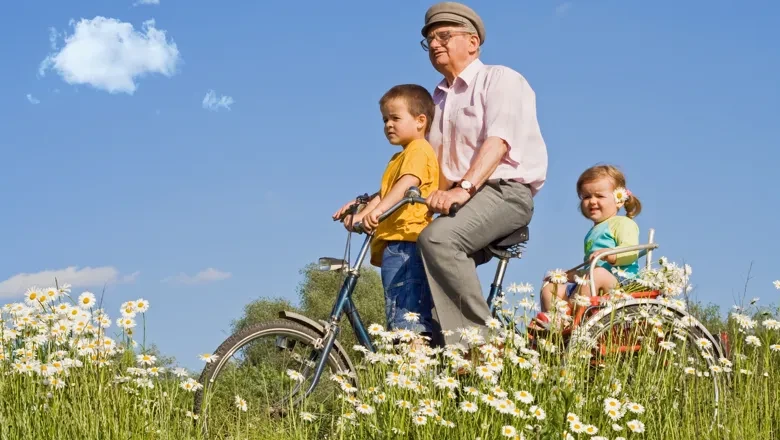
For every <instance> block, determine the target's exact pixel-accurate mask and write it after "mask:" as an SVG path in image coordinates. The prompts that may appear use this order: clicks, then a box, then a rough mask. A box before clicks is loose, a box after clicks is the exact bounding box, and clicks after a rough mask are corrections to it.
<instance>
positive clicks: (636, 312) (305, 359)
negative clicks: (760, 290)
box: [193, 187, 721, 429]
mask: <svg viewBox="0 0 780 440" xmlns="http://www.w3.org/2000/svg"><path fill="white" fill-rule="evenodd" d="M367 201H368V199H367V195H364V196H360V197H358V198H357V199H356V203H355V204H354V205H353V206H352V208H351V209H350V210H349V212H348V213H347V214H354V213H356V212H357V209H358V207H359V206H362V205H363V204H365V203H367ZM409 203H411V204H414V203H423V204H424V203H425V200H424V199H422V198H421V197H420V191H419V189H418V188H416V187H411V188H409V189H408V190H407V191H406V193H405V195H404V198H403V199H402V200H401V201H399V202H398V203H396V204H395V205H394V206H393V207H391V208H390V209H388V211H387V212H385V213H384V214H382V215H381V216H380V218H379V221H380V222H381V221H383V220H384V219H386V218H387V217H389V216H390V215H392V214H393V213H394V212H396V211H397V210H398V209H400V208H401V207H402V206H404V205H406V204H409ZM458 208H459V207H458V206H453V208H452V209H451V214H450V215H453V213H455V212H457V211H458ZM353 230H354V232H356V233H358V234H362V233H363V231H362V228H361V227H360V224H356V225H354V227H353ZM350 237H351V235H348V238H347V251H346V254H347V255H345V258H331V257H323V258H320V259H319V265H320V269H321V270H326V271H335V270H340V271H343V272H344V273H345V274H346V277H345V279H344V280H343V283H342V285H341V289H340V291H339V293H338V295H337V297H336V300H335V302H334V305H333V307H332V311H331V314H330V318H329V320H328V321H319V322H318V321H315V320H313V319H311V318H308V317H306V316H303V315H300V314H298V313H295V312H291V311H282V312H280V313H279V319H277V320H274V321H270V322H264V323H260V324H255V325H252V326H249V327H247V328H244V329H242V330H240V331H238V332H237V333H235V334H233V335H231V336H230V337H228V338H227V339H226V340H225V341H224V342H223V343H222V344H220V346H219V347H218V348H217V350H216V351H215V352H214V354H215V355H216V356H217V360H216V361H215V362H212V363H208V364H207V365H206V367H205V368H204V369H203V371H202V373H201V375H200V378H199V382H200V383H201V384H203V388H202V389H201V390H199V391H197V392H196V394H195V404H194V411H193V412H194V413H195V414H201V415H202V423H203V424H204V429H205V426H206V424H207V421H206V420H207V417H206V416H204V415H203V414H205V413H206V412H205V410H204V405H203V404H204V402H203V396H204V394H205V393H207V392H209V391H212V388H213V387H214V384H215V383H217V378H218V377H219V376H220V375H221V374H228V375H230V372H229V370H231V368H230V367H228V366H227V365H228V363H227V359H229V358H230V357H231V356H233V355H234V354H236V353H237V352H238V351H239V350H241V349H242V348H244V347H246V346H248V344H249V343H251V342H253V341H254V340H256V339H259V338H262V337H267V336H271V337H272V338H273V339H274V343H273V346H272V347H270V348H268V349H267V350H262V349H258V350H256V351H255V352H254V358H252V359H250V360H248V361H246V362H245V363H244V364H239V366H237V367H235V368H233V370H234V371H237V370H238V369H240V368H245V367H248V368H245V370H246V371H247V372H248V373H247V374H250V375H251V374H252V372H253V371H255V370H257V371H258V372H257V374H258V375H260V374H261V373H262V374H265V373H267V372H266V371H259V370H262V367H260V366H258V365H256V364H255V361H256V360H258V359H259V358H262V359H263V360H269V361H272V362H277V361H279V360H280V359H281V357H282V356H283V355H284V354H287V353H288V352H293V351H294V350H295V349H296V348H297V347H298V346H299V345H302V346H303V347H305V348H307V349H309V352H308V355H306V356H303V355H299V354H297V353H293V354H291V356H290V357H291V358H292V359H293V361H294V362H293V363H294V364H296V365H299V364H300V365H301V366H303V370H302V372H300V373H299V375H294V374H293V375H290V377H293V376H295V378H297V379H298V380H299V381H298V383H297V384H296V385H295V386H294V387H293V388H292V389H291V390H290V392H289V393H287V392H286V391H285V392H284V393H283V395H279V396H275V397H274V398H271V399H269V400H270V401H271V402H270V403H269V405H268V407H267V410H268V413H269V414H273V415H284V414H285V411H286V409H288V408H290V407H294V406H297V405H299V404H300V403H301V402H303V400H304V399H307V398H310V397H311V396H312V394H313V393H314V391H315V389H316V388H317V387H318V385H320V379H321V378H322V375H323V374H324V373H325V370H326V368H328V369H329V370H331V371H333V372H339V373H343V372H347V375H348V376H349V377H350V378H351V379H352V381H353V382H352V384H353V385H354V386H355V387H356V388H357V387H359V383H358V378H357V374H356V371H357V370H356V367H355V365H354V364H353V362H352V360H351V359H350V356H349V354H348V352H347V351H346V350H345V348H344V347H343V346H342V345H341V344H340V343H339V341H338V335H339V332H340V329H341V327H340V322H341V320H342V318H343V317H344V315H346V316H347V319H348V320H349V324H350V325H351V327H352V330H353V331H354V333H355V335H356V337H357V339H358V343H359V344H360V345H361V346H363V347H365V349H366V350H368V351H371V352H375V351H376V349H375V347H374V345H373V343H372V341H371V338H370V337H369V334H368V331H367V329H366V327H365V325H364V323H363V321H362V320H361V318H360V315H359V313H358V310H357V308H356V306H355V304H354V303H353V301H352V293H353V291H354V290H355V287H356V285H357V283H358V280H359V276H360V274H359V271H360V268H361V266H362V264H363V262H364V260H365V258H366V255H367V254H368V251H369V248H370V244H371V241H372V238H373V234H367V236H366V238H365V240H364V242H363V244H362V246H361V249H360V252H359V253H358V256H357V258H356V260H355V263H354V265H351V264H350V262H349V257H348V255H349V246H350ZM528 240H529V229H528V227H527V226H523V227H521V228H520V229H518V230H516V231H514V232H513V233H512V234H510V235H508V236H506V237H503V238H500V239H498V240H495V241H494V242H492V243H491V244H490V245H488V246H487V250H488V251H489V252H490V254H491V255H492V256H493V257H497V258H498V264H497V267H496V272H495V276H494V278H493V281H492V282H491V284H490V290H489V293H488V297H487V303H488V305H489V310H490V315H491V316H492V317H493V318H495V319H498V320H499V321H500V322H501V324H502V325H504V326H505V328H513V329H514V330H515V331H516V332H517V333H519V334H523V332H524V329H523V328H522V327H521V326H520V324H519V323H515V322H514V321H512V320H510V318H508V317H507V316H505V315H504V314H503V313H499V312H498V311H499V309H498V308H497V307H496V304H500V303H502V302H503V301H502V300H503V298H504V297H505V292H504V289H503V281H504V276H505V274H506V270H507V267H508V264H509V260H510V259H513V258H518V259H519V258H522V255H523V251H524V249H525V246H526V244H527V242H528ZM657 247H658V245H657V244H655V243H653V242H652V230H651V235H650V240H649V243H648V244H644V245H637V246H631V247H623V248H617V249H613V250H611V251H609V252H605V253H603V254H601V255H600V256H599V258H606V257H607V256H609V255H611V254H613V253H620V252H626V251H638V252H639V258H641V257H643V256H646V257H647V266H648V267H650V258H651V255H652V251H653V249H655V248H657ZM597 262H598V259H597V260H595V261H594V262H592V263H590V264H591V269H590V271H591V275H592V271H593V269H594V268H595V266H596V264H597ZM584 266H585V263H583V264H580V265H578V266H577V267H575V268H573V269H578V268H582V267H584ZM591 280H592V276H591ZM591 283H592V281H591ZM592 288H593V286H592ZM591 291H595V290H591ZM659 293H660V292H658V291H650V292H638V293H635V294H632V298H631V299H629V300H626V301H623V302H620V303H614V302H610V301H608V297H607V296H595V297H592V298H591V303H590V304H589V306H588V307H583V308H578V309H575V316H574V325H573V326H572V327H571V328H570V329H569V330H567V331H565V332H564V333H563V336H564V338H566V339H567V340H568V338H570V336H571V335H572V334H573V333H574V332H573V331H574V330H575V329H577V328H579V333H580V334H582V333H583V332H585V333H586V334H588V335H590V336H591V337H592V338H594V340H599V341H602V342H600V343H599V347H597V350H596V351H597V354H600V355H606V354H608V353H607V352H608V351H609V350H604V348H605V347H606V346H608V345H611V344H615V343H616V341H617V351H618V352H620V353H625V352H631V351H632V350H633V349H634V348H636V347H635V344H631V341H628V342H626V341H625V340H624V339H625V336H626V331H625V330H626V328H625V327H626V325H625V323H624V322H620V323H617V325H616V323H615V322H614V319H615V316H630V317H631V319H633V320H636V319H647V316H646V315H647V314H646V313H645V311H646V310H647V308H648V307H650V308H656V309H658V310H656V311H658V312H659V313H658V315H659V316H668V317H673V318H674V319H685V317H686V316H689V315H688V314H687V312H685V311H684V310H680V309H679V308H677V307H674V306H673V305H670V304H668V303H666V302H663V301H660V300H658V299H657V298H658V296H659ZM630 327H632V328H633V327H635V326H630ZM691 328H693V329H694V331H691V332H688V336H689V337H688V338H687V339H689V340H690V341H695V340H696V339H697V338H705V339H707V340H708V341H711V342H712V344H713V346H714V347H715V350H716V352H717V354H718V355H720V353H721V352H720V346H719V345H718V343H717V342H718V341H717V340H716V339H715V338H713V337H712V335H710V334H709V332H708V331H707V330H706V328H704V327H703V326H701V324H698V325H692V326H691ZM610 329H613V330H618V332H617V333H620V334H621V335H622V337H623V339H620V338H618V339H615V338H614V336H615V335H614V334H612V333H611V332H610V331H609V330H610ZM621 332H622V333H621ZM605 338H606V342H604V339H605ZM531 339H532V340H535V339H534V338H531ZM250 357H251V356H250ZM277 363H278V362H277ZM285 367H286V365H277V366H276V367H275V369H277V368H278V370H282V371H285V372H286V371H287V369H286V368H285ZM278 370H277V376H282V377H281V378H279V379H280V380H278V384H280V385H281V386H282V387H284V386H285V385H284V380H285V379H286V378H284V377H283V375H282V374H281V373H280V372H279V371H278ZM271 377H273V376H272V375H271ZM262 380H265V381H269V380H270V379H268V377H266V376H263V377H262ZM245 383H248V382H245ZM305 383H308V385H304V384H305ZM236 388H241V391H249V389H248V385H244V384H241V385H236ZM325 394H326V395H327V392H325ZM717 395H718V392H717V387H716V390H715V399H716V400H717ZM325 398H326V399H327V397H325ZM206 406H208V405H206Z"/></svg>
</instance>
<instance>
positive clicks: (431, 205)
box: [425, 187, 471, 215]
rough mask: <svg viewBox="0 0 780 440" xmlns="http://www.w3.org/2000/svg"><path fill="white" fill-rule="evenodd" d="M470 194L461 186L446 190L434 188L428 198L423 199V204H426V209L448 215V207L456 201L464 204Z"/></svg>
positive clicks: (461, 204)
mask: <svg viewBox="0 0 780 440" xmlns="http://www.w3.org/2000/svg"><path fill="white" fill-rule="evenodd" d="M470 198H471V196H470V195H469V193H468V191H466V190H465V189H463V188H461V187H456V188H452V189H448V190H447V191H441V190H436V191H433V192H432V193H431V194H430V195H428V198H427V199H425V204H426V205H428V209H429V210H431V211H433V212H435V213H441V214H444V215H449V213H450V207H452V204H453V203H457V204H458V205H460V206H463V205H465V204H466V202H468V201H469V199H470Z"/></svg>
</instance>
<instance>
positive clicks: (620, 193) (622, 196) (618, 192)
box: [612, 188, 630, 205]
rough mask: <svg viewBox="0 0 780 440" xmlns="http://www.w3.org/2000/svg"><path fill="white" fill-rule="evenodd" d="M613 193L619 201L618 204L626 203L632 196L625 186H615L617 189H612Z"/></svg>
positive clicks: (616, 201) (616, 200)
mask: <svg viewBox="0 0 780 440" xmlns="http://www.w3.org/2000/svg"><path fill="white" fill-rule="evenodd" d="M612 195H613V196H615V203H617V204H618V205H621V204H623V203H626V201H627V200H628V198H629V197H630V196H629V194H628V190H626V189H625V188H615V190H614V191H612Z"/></svg>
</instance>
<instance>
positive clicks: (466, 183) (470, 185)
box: [458, 179, 477, 197]
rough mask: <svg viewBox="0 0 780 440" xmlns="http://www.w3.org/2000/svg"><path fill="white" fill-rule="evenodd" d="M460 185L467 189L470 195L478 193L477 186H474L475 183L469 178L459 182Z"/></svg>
mask: <svg viewBox="0 0 780 440" xmlns="http://www.w3.org/2000/svg"><path fill="white" fill-rule="evenodd" d="M458 186H459V187H461V188H463V189H465V190H466V192H467V193H469V195H470V196H472V197H473V196H474V194H476V193H477V187H475V186H474V184H473V183H471V182H469V181H468V180H465V179H464V180H461V181H460V182H458Z"/></svg>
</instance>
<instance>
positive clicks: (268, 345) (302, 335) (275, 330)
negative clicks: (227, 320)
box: [193, 319, 348, 434]
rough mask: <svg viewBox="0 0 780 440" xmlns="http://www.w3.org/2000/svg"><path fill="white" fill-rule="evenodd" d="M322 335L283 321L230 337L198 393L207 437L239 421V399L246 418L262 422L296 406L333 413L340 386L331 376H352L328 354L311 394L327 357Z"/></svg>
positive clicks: (197, 406)
mask: <svg viewBox="0 0 780 440" xmlns="http://www.w3.org/2000/svg"><path fill="white" fill-rule="evenodd" d="M321 336H322V335H320V334H319V333H318V332H316V331H314V330H313V329H311V328H309V327H307V326H304V325H302V324H299V323H297V322H293V321H288V320H283V319H280V320H274V321H271V322H266V323H262V324H255V325H252V326H249V327H247V328H244V329H242V330H241V331H239V332H237V333H235V334H233V335H231V336H230V337H229V338H228V339H226V340H225V341H224V342H223V343H222V344H221V345H220V346H219V347H218V348H217V350H216V351H215V352H214V354H215V355H216V357H217V359H216V360H215V361H213V362H211V363H208V364H206V367H205V368H204V369H203V372H202V373H201V375H200V378H199V380H198V381H199V382H200V383H201V384H202V385H203V388H202V389H201V390H198V391H197V392H196V393H195V402H194V407H193V413H194V414H197V415H198V416H199V418H200V421H201V426H202V427H203V430H204V433H206V434H208V433H216V432H224V431H226V430H227V429H228V428H229V427H230V426H231V424H232V423H234V419H235V417H236V415H237V411H236V402H235V399H236V396H241V398H243V399H244V400H245V401H246V402H247V412H246V413H245V415H243V416H242V417H247V416H249V417H254V418H257V419H258V420H257V423H264V422H266V421H267V420H268V419H270V418H274V417H280V416H285V415H286V414H287V413H288V411H290V410H292V409H293V408H298V409H303V408H301V407H305V408H306V409H307V410H308V411H310V412H313V413H315V414H316V413H320V414H323V413H329V412H331V410H332V409H333V408H334V407H335V406H334V405H335V404H336V399H335V396H336V394H337V391H338V389H337V388H338V386H339V385H338V384H337V383H335V382H333V381H331V380H329V378H330V376H331V375H332V374H342V375H343V376H344V377H345V378H347V376H348V371H347V367H346V365H347V364H346V362H344V360H343V359H341V356H340V355H339V353H338V352H337V351H336V350H335V349H334V350H331V352H330V353H329V355H328V360H327V364H326V368H325V370H324V371H323V374H322V376H321V378H320V382H319V384H318V385H317V387H316V388H315V389H314V390H313V391H312V393H311V394H310V395H308V396H307V395H306V390H307V389H308V388H309V385H310V384H311V381H312V379H313V375H314V370H315V367H316V364H317V362H318V361H319V359H320V357H321V355H322V351H321V350H319V349H316V348H315V345H316V344H315V341H317V340H318V339H319V338H320V337H321ZM290 372H292V373H290ZM296 375H300V376H299V377H298V380H296V378H294V377H293V376H296ZM304 399H305V402H304ZM302 403H303V404H304V405H301V404H302Z"/></svg>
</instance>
